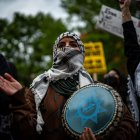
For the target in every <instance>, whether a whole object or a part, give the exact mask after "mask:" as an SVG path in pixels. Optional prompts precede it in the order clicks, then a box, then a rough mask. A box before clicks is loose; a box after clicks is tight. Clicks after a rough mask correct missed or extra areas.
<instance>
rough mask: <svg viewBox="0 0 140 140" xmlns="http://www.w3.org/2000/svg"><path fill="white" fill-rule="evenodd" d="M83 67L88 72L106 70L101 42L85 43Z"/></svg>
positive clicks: (103, 71) (102, 71)
mask: <svg viewBox="0 0 140 140" xmlns="http://www.w3.org/2000/svg"><path fill="white" fill-rule="evenodd" d="M84 45H85V61H84V67H85V68H86V70H87V71H88V72H89V73H90V74H93V73H105V72H106V71H107V68H106V62H105V57H104V51H103V45H102V43H101V42H91V43H85V44H84Z"/></svg>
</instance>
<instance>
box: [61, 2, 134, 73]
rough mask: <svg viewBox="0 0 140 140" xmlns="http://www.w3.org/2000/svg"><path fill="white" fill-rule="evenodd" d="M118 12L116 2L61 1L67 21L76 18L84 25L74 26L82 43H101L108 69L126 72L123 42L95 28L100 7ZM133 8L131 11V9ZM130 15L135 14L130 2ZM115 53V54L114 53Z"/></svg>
mask: <svg viewBox="0 0 140 140" xmlns="http://www.w3.org/2000/svg"><path fill="white" fill-rule="evenodd" d="M103 4H104V5H106V6H109V7H112V8H114V9H117V10H119V4H118V0H114V1H112V0H61V6H62V7H63V8H64V9H65V10H66V12H67V13H68V14H69V15H70V16H69V19H71V18H72V17H73V16H77V17H78V19H79V20H80V21H83V22H84V23H85V26H84V27H79V25H77V26H76V29H77V30H79V32H80V33H81V35H82V37H83V36H84V37H83V38H82V40H83V41H84V42H91V41H92V42H98V41H101V42H103V45H104V52H105V56H106V63H107V67H108V69H111V68H112V67H117V68H119V69H121V70H123V71H124V72H126V65H125V64H126V58H125V56H124V53H123V40H122V39H121V38H119V37H116V36H114V35H112V34H110V33H108V32H105V31H101V30H99V29H96V28H95V24H96V19H97V17H98V15H99V12H100V9H101V6H102V5H103ZM132 8H133V9H132ZM131 10H132V14H133V15H134V14H135V11H136V7H135V2H134V1H133V2H132V7H131ZM116 52H117V53H116Z"/></svg>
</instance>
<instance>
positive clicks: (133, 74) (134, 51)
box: [120, 0, 140, 139]
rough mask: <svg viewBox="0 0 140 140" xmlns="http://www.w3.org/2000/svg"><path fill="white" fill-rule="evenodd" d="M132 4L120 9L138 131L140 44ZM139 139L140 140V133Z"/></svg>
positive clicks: (126, 2)
mask: <svg viewBox="0 0 140 140" xmlns="http://www.w3.org/2000/svg"><path fill="white" fill-rule="evenodd" d="M120 1H121V0H120ZM130 3H131V0H125V1H124V2H123V3H120V8H121V11H122V22H123V25H122V26H123V34H124V52H125V55H126V57H127V69H128V73H129V77H128V101H129V102H128V105H129V108H130V110H131V113H132V116H133V118H134V119H135V121H136V124H137V126H138V129H140V45H139V44H138V40H137V34H136V30H135V27H134V24H133V21H132V19H131V12H130V9H129V7H130ZM137 139H140V132H139V133H138V138H137Z"/></svg>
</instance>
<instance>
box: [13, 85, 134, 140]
mask: <svg viewBox="0 0 140 140" xmlns="http://www.w3.org/2000/svg"><path fill="white" fill-rule="evenodd" d="M65 101H66V99H65V98H64V97H63V96H62V95H59V94H57V93H56V92H55V91H54V90H53V89H52V88H51V87H49V89H48V91H47V94H46V96H45V98H44V100H43V102H42V104H41V106H40V107H41V112H42V116H43V119H44V121H45V125H44V128H43V132H42V134H41V135H38V134H37V133H36V118H37V115H36V109H35V102H34V96H33V94H32V92H31V91H30V90H28V89H25V88H23V89H22V90H20V91H19V92H17V93H16V94H15V95H13V96H12V106H11V109H12V112H13V129H12V130H13V134H14V135H15V137H16V139H17V140H19V139H20V140H25V139H26V140H31V139H33V140H37V139H41V140H73V139H74V138H71V137H70V136H69V135H67V133H66V132H65V131H64V128H63V127H62V121H61V110H62V108H63V105H64V103H65ZM77 123H78V122H77ZM135 134H136V126H135V123H134V121H133V119H132V117H131V114H130V112H129V111H128V109H127V107H126V106H125V110H124V116H123V118H122V121H121V122H120V124H119V126H118V127H116V129H115V131H114V132H112V133H111V134H110V135H109V136H107V137H105V138H103V137H99V138H97V140H133V138H134V137H135Z"/></svg>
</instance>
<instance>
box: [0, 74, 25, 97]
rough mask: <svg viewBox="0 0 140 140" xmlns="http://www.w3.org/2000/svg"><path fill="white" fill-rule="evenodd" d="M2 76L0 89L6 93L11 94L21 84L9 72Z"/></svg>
mask: <svg viewBox="0 0 140 140" xmlns="http://www.w3.org/2000/svg"><path fill="white" fill-rule="evenodd" d="M4 77H5V78H4ZM4 77H2V76H0V90H2V91H3V92H4V93H6V94H7V95H13V94H15V93H16V92H17V91H18V90H20V89H21V88H22V85H21V84H20V83H19V82H18V81H16V80H15V79H14V78H13V77H12V76H11V75H10V74H8V73H5V74H4Z"/></svg>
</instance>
